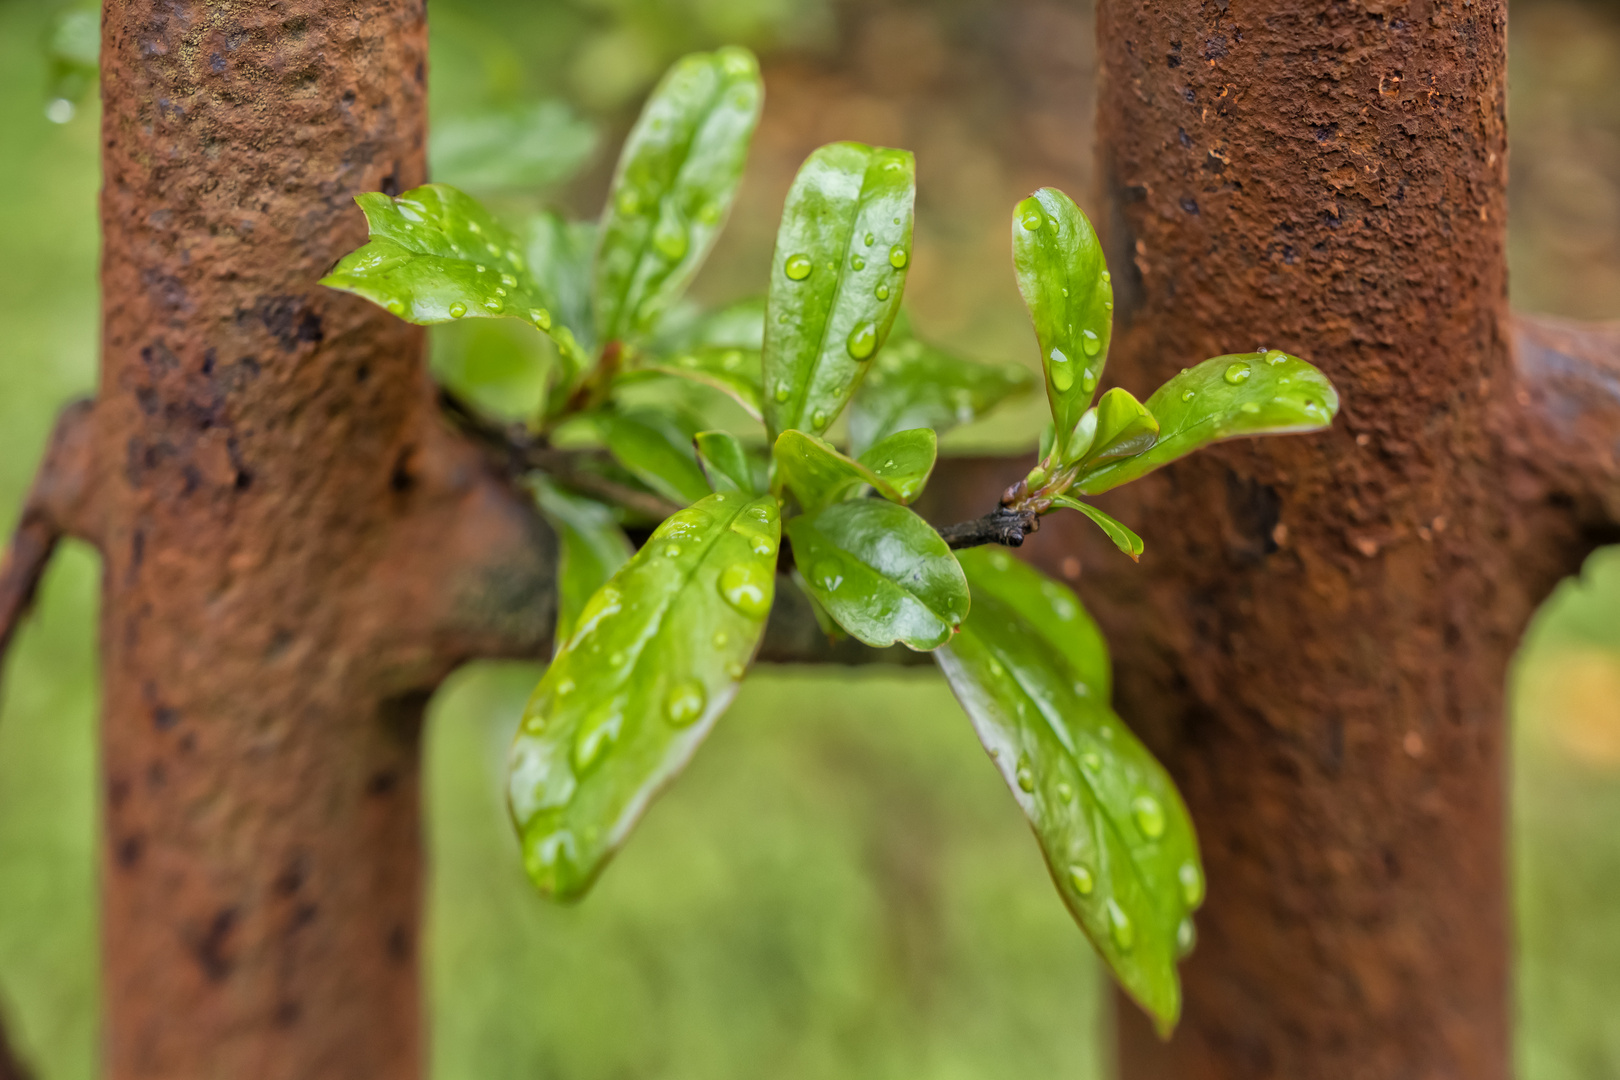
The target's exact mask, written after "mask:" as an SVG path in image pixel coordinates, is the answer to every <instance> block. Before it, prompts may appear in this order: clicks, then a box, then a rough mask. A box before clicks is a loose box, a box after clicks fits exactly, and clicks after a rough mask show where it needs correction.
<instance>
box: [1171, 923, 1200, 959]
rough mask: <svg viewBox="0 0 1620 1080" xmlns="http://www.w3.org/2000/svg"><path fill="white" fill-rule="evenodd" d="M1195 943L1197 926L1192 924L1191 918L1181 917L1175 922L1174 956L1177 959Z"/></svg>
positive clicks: (1196, 940) (1190, 950)
mask: <svg viewBox="0 0 1620 1080" xmlns="http://www.w3.org/2000/svg"><path fill="white" fill-rule="evenodd" d="M1197 944H1198V928H1197V927H1195V926H1193V921H1192V920H1191V919H1189V918H1183V919H1182V920H1181V921H1180V922H1179V923H1177V924H1176V957H1177V958H1178V959H1179V958H1181V957H1183V956H1186V955H1188V954H1189V953H1191V952H1192V951H1193V947H1194V946H1195V945H1197Z"/></svg>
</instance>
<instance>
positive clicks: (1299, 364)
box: [1073, 350, 1339, 495]
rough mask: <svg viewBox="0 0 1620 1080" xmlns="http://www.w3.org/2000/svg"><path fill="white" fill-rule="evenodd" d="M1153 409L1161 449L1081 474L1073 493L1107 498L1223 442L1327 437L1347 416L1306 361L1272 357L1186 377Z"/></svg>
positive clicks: (1226, 363)
mask: <svg viewBox="0 0 1620 1080" xmlns="http://www.w3.org/2000/svg"><path fill="white" fill-rule="evenodd" d="M1147 408H1148V411H1149V412H1151V413H1152V414H1153V415H1154V416H1155V417H1156V418H1157V419H1158V421H1159V441H1158V442H1156V443H1154V445H1153V447H1152V448H1151V449H1149V450H1147V451H1145V452H1144V453H1141V454H1138V455H1137V456H1135V457H1128V458H1122V459H1120V460H1117V461H1110V462H1105V463H1102V464H1100V465H1097V466H1095V467H1092V468H1087V469H1085V470H1083V471H1081V473H1080V474H1079V478H1078V479H1077V480H1076V481H1075V484H1074V488H1073V490H1075V491H1078V492H1080V493H1081V494H1084V495H1097V494H1101V493H1102V492H1104V491H1108V490H1109V489H1111V488H1116V487H1118V486H1119V485H1121V484H1124V483H1127V482H1128V481H1131V480H1135V479H1137V478H1138V477H1140V476H1145V475H1146V474H1148V473H1150V472H1152V471H1153V470H1154V469H1157V468H1159V467H1161V466H1164V465H1168V464H1170V463H1171V462H1172V461H1175V460H1176V459H1177V458H1181V457H1185V456H1186V455H1188V454H1190V453H1192V452H1193V451H1194V450H1197V449H1199V448H1200V447H1204V446H1208V445H1209V444H1210V443H1214V442H1219V441H1221V440H1222V439H1235V438H1239V437H1240V436H1244V435H1281V434H1286V433H1289V432H1297V431H1321V430H1322V429H1323V428H1325V427H1327V426H1328V425H1329V424H1331V423H1333V417H1334V416H1335V415H1336V414H1337V413H1338V411H1339V394H1338V392H1337V391H1336V390H1334V389H1333V384H1332V383H1331V382H1329V381H1328V377H1327V376H1326V375H1324V374H1322V373H1321V372H1320V371H1318V370H1317V369H1316V368H1314V367H1312V366H1311V365H1310V364H1308V363H1306V362H1305V361H1304V360H1301V359H1300V358H1299V357H1297V356H1289V355H1288V354H1287V353H1283V352H1278V351H1276V350H1272V351H1271V352H1263V353H1258V352H1256V353H1238V354H1234V355H1231V356H1217V357H1215V358H1214V359H1212V360H1205V361H1204V362H1203V363H1202V364H1199V365H1198V366H1197V367H1195V368H1186V369H1183V371H1182V372H1181V374H1179V375H1177V376H1176V377H1175V378H1173V379H1171V380H1170V381H1169V382H1167V383H1165V384H1164V385H1163V386H1161V387H1159V389H1158V390H1157V391H1155V392H1154V394H1153V396H1152V397H1150V398H1148V400H1147Z"/></svg>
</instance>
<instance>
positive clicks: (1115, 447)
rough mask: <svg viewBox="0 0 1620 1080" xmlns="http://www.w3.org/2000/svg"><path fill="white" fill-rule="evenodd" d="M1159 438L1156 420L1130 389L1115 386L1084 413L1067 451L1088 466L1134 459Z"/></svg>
mask: <svg viewBox="0 0 1620 1080" xmlns="http://www.w3.org/2000/svg"><path fill="white" fill-rule="evenodd" d="M1158 438H1159V421H1158V420H1157V419H1156V418H1155V417H1154V416H1153V414H1152V413H1151V412H1149V411H1148V409H1147V406H1145V405H1143V404H1142V403H1141V402H1140V401H1137V400H1136V398H1134V397H1132V396H1131V392H1130V391H1129V390H1125V389H1123V388H1121V387H1118V386H1116V387H1114V388H1113V389H1112V390H1110V391H1108V393H1106V394H1104V395H1103V396H1102V400H1101V401H1099V402H1097V405H1096V407H1095V408H1094V409H1088V410H1087V416H1082V417H1081V420H1080V424H1079V425H1078V426H1077V427H1076V430H1075V437H1074V438H1073V439H1072V440H1071V441H1070V444H1069V451H1070V453H1072V454H1074V455H1075V457H1074V459H1073V460H1075V461H1081V462H1085V463H1087V464H1090V463H1092V462H1103V461H1112V460H1114V459H1115V458H1122V457H1134V456H1135V455H1137V454H1140V453H1142V452H1143V451H1144V450H1146V449H1147V448H1148V447H1150V446H1152V445H1153V444H1154V443H1155V442H1156V441H1157V440H1158Z"/></svg>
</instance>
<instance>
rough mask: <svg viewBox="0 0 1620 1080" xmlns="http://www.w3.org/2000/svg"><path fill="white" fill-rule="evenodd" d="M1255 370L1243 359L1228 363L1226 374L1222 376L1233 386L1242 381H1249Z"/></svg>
mask: <svg viewBox="0 0 1620 1080" xmlns="http://www.w3.org/2000/svg"><path fill="white" fill-rule="evenodd" d="M1253 370H1254V369H1253V368H1251V367H1249V365H1248V364H1245V363H1244V362H1243V361H1241V360H1237V361H1234V362H1232V363H1230V364H1227V365H1226V374H1224V375H1222V376H1221V378H1223V379H1225V380H1226V381H1227V382H1228V383H1231V384H1232V385H1233V386H1237V385H1239V384H1241V383H1244V382H1247V381H1248V379H1249V376H1250V375H1251V374H1252V373H1253Z"/></svg>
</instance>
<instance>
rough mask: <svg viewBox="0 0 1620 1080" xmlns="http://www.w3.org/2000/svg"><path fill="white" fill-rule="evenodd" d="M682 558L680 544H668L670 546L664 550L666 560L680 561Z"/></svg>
mask: <svg viewBox="0 0 1620 1080" xmlns="http://www.w3.org/2000/svg"><path fill="white" fill-rule="evenodd" d="M680 557H681V545H679V544H668V545H666V546H665V548H664V558H666V559H678V558H680Z"/></svg>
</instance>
